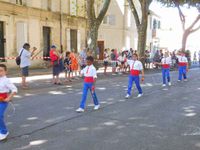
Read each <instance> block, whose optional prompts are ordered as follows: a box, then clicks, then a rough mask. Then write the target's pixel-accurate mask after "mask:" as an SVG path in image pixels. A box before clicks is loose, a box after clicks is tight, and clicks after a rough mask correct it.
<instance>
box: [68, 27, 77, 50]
mask: <svg viewBox="0 0 200 150" xmlns="http://www.w3.org/2000/svg"><path fill="white" fill-rule="evenodd" d="M77 42H78V41H77V30H73V29H70V46H71V47H70V48H71V49H70V50H71V51H72V50H74V52H75V53H77V45H78V43H77Z"/></svg>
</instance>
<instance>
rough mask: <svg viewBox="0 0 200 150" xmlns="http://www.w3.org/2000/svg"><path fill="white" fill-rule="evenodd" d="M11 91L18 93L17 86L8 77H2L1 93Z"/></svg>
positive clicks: (0, 80)
mask: <svg viewBox="0 0 200 150" xmlns="http://www.w3.org/2000/svg"><path fill="white" fill-rule="evenodd" d="M10 91H11V92H12V93H14V92H16V93H17V88H16V86H15V85H14V84H13V83H12V82H10V80H9V79H8V78H7V77H6V76H4V77H0V93H9V92H10Z"/></svg>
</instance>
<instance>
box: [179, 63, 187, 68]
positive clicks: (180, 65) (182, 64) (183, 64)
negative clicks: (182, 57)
mask: <svg viewBox="0 0 200 150" xmlns="http://www.w3.org/2000/svg"><path fill="white" fill-rule="evenodd" d="M178 65H179V67H183V66H187V63H186V62H179V63H178Z"/></svg>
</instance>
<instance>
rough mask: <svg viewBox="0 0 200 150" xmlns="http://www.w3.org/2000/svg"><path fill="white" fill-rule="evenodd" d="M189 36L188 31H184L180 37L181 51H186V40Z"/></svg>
mask: <svg viewBox="0 0 200 150" xmlns="http://www.w3.org/2000/svg"><path fill="white" fill-rule="evenodd" d="M189 35H190V32H189V30H185V31H184V33H183V36H182V51H185V50H186V45H187V39H188V36H189Z"/></svg>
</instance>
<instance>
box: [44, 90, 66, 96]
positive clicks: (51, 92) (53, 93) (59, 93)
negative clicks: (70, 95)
mask: <svg viewBox="0 0 200 150" xmlns="http://www.w3.org/2000/svg"><path fill="white" fill-rule="evenodd" d="M48 93H49V94H52V95H65V94H66V93H64V92H62V91H50V92H48Z"/></svg>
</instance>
